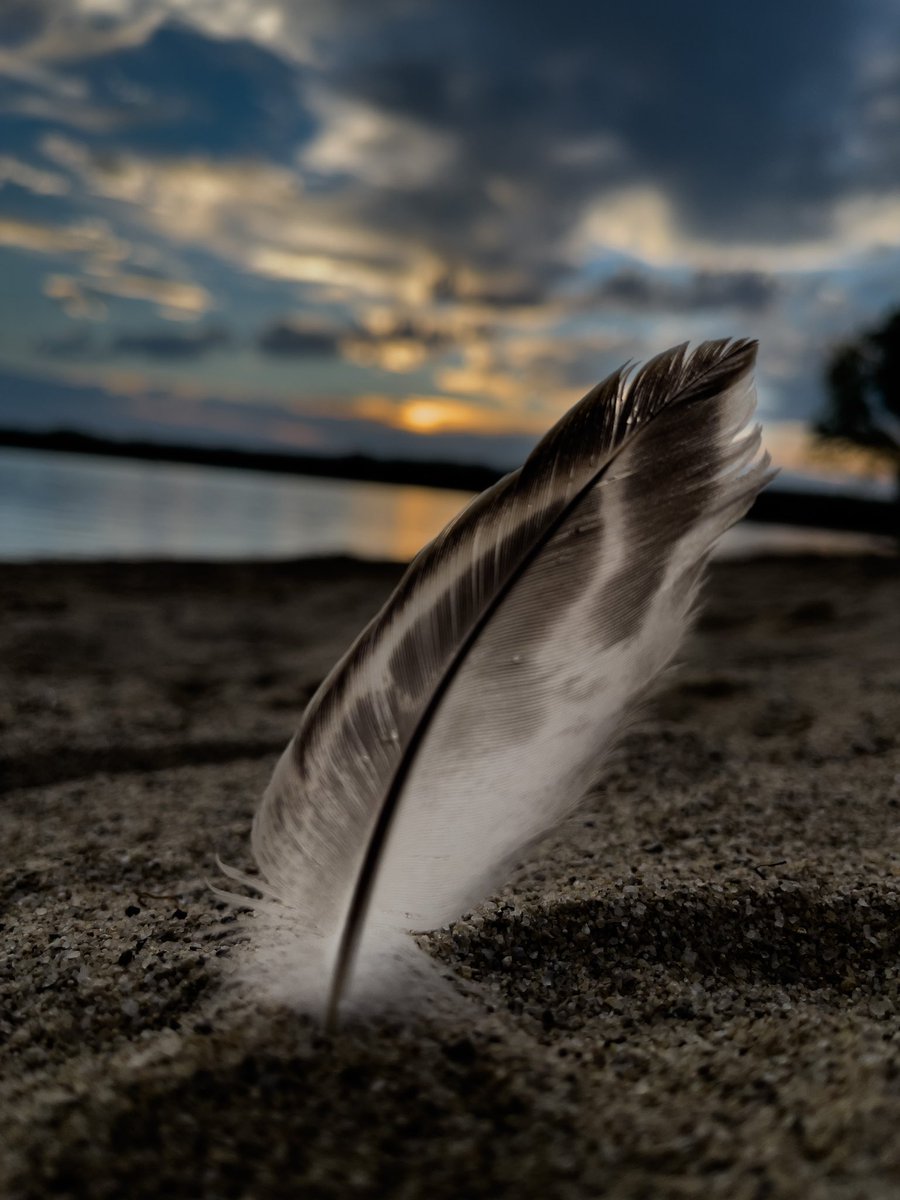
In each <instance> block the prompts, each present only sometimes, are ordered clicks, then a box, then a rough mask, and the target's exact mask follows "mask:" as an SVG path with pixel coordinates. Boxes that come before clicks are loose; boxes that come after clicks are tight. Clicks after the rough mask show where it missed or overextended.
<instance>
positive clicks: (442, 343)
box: [256, 315, 452, 358]
mask: <svg viewBox="0 0 900 1200" xmlns="http://www.w3.org/2000/svg"><path fill="white" fill-rule="evenodd" d="M396 342H410V343H414V344H415V345H416V346H419V347H421V348H422V350H423V351H428V352H437V351H440V350H443V349H446V348H447V347H449V346H450V345H451V344H452V339H451V338H450V336H449V335H448V334H447V333H446V331H444V330H442V329H439V328H438V327H436V326H435V325H434V324H433V323H431V322H429V321H427V320H423V319H418V318H416V317H412V316H409V315H397V316H392V317H389V318H387V319H385V320H384V321H383V322H382V323H381V325H380V326H379V327H378V328H376V329H369V328H365V327H363V326H361V325H344V326H341V325H328V324H325V323H324V322H319V321H311V322H308V323H307V322H304V321H302V320H300V321H293V320H291V319H290V318H286V317H285V318H281V319H279V320H277V321H273V322H272V323H271V324H269V325H267V326H265V328H263V329H262V330H261V331H260V333H259V336H258V338H257V342H256V344H257V347H258V348H259V349H260V350H261V351H262V352H263V353H264V354H272V355H275V356H283V357H285V358H334V357H336V356H338V355H340V354H341V353H342V352H343V351H344V350H346V349H347V348H351V349H357V350H358V349H361V348H363V347H367V348H371V349H373V350H377V349H378V347H379V346H383V345H387V344H388V343H396Z"/></svg>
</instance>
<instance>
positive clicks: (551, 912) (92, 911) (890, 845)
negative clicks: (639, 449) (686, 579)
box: [0, 559, 900, 1200]
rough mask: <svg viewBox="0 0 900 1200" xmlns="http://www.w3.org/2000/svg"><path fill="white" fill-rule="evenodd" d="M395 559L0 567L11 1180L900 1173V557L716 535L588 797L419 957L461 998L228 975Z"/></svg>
mask: <svg viewBox="0 0 900 1200" xmlns="http://www.w3.org/2000/svg"><path fill="white" fill-rule="evenodd" d="M397 577H398V569H397V568H396V567H393V566H385V565H365V564H360V563H354V562H351V561H349V560H332V561H322V562H309V563H297V564H289V565H272V566H252V567H251V566H248V565H235V566H201V565H183V566H174V565H162V564H156V565H153V564H149V565H110V566H90V567H76V566H34V567H24V566H23V567H6V568H4V569H3V573H2V577H0V606H2V612H3V620H2V624H0V664H2V669H0V673H2V679H0V772H2V779H3V784H4V791H5V795H4V797H3V799H2V802H0V843H2V846H3V854H2V862H0V868H2V875H0V878H2V898H3V915H2V918H0V920H2V936H3V947H2V967H0V992H2V999H0V1006H2V1007H0V1041H2V1046H0V1063H2V1067H0V1070H2V1084H0V1140H2V1142H3V1144H4V1149H3V1154H2V1166H0V1194H2V1195H3V1196H4V1197H9V1198H12V1197H16V1198H20V1200H25V1198H37V1197H45V1196H48V1197H49V1196H52V1197H72V1198H75V1197H78V1198H81V1197H91V1198H94V1197H104V1198H107V1197H108V1198H110V1200H112V1198H117V1200H118V1198H120V1197H127V1198H132V1197H134V1198H141V1197H178V1198H181V1197H185V1198H199V1197H210V1198H213V1197H215V1198H218V1197H246V1198H252V1200H269V1198H270V1197H272V1198H274V1197H279V1198H280V1197H285V1198H287V1197H291V1198H294V1197H297V1198H303V1200H317V1198H319V1197H323V1198H324V1197H373V1198H374V1197H429V1198H431V1197H434V1198H438V1200H440V1198H444V1197H447V1198H450V1197H453V1198H454V1200H458V1198H469V1197H472V1198H478V1197H491V1198H493V1197H523V1198H529V1197H541V1198H544V1197H554V1198H555V1197H561V1198H572V1200H575V1198H579V1200H580V1198H583V1197H595V1196H597V1197H599V1196H603V1197H614V1198H616V1200H618V1198H622V1200H624V1198H626V1197H627V1198H635V1200H636V1198H638V1197H642V1198H648V1200H665V1198H667V1197H672V1198H675V1197H678V1198H683V1197H693V1196H702V1197H704V1198H706V1200H714V1198H718V1197H721V1198H722V1200H745V1198H746V1200H751V1198H754V1200H755V1198H759V1200H764V1198H774V1197H803V1198H804V1200H826V1198H827V1200H856V1198H859V1200H880V1198H887V1197H898V1196H900V1134H898V1130H900V1020H898V1008H900V1005H898V991H900V985H898V978H900V953H898V951H900V923H898V913H900V740H898V732H897V726H898V715H900V654H898V650H900V568H898V564H897V563H896V561H893V562H892V561H888V560H883V559H882V560H879V559H846V560H844V559H805V560H792V561H778V560H770V561H758V562H751V563H735V564H720V565H718V566H717V567H716V568H715V570H714V572H713V575H712V579H711V582H710V585H709V589H708V600H707V604H706V607H705V610H704V615H703V617H702V620H701V622H700V624H699V626H698V629H697V632H696V633H695V634H694V635H693V636H692V638H691V639H690V641H689V642H688V644H687V645H686V647H685V650H684V654H683V656H682V657H683V665H682V667H681V669H680V670H679V672H678V673H677V674H676V675H674V676H672V677H671V678H670V679H669V680H668V681H667V683H666V685H665V687H664V688H663V690H662V692H661V694H660V697H659V699H658V701H657V702H656V703H655V704H654V706H653V707H652V709H651V710H650V712H649V713H648V716H647V719H646V721H645V722H644V724H643V725H642V726H641V727H640V728H638V729H637V730H635V731H634V732H632V733H631V734H630V735H629V737H628V738H627V740H626V742H625V744H624V746H623V747H622V750H621V752H620V753H619V754H618V755H617V756H616V758H615V760H614V761H613V762H612V763H611V764H610V766H609V769H608V772H607V775H606V780H605V783H604V785H603V786H602V788H601V789H600V790H599V791H598V792H597V794H596V795H595V796H594V797H593V798H592V799H591V800H590V802H589V803H588V804H587V806H586V807H585V809H584V810H583V811H582V812H581V813H580V814H579V815H578V816H577V817H575V818H573V819H572V820H571V821H570V822H569V823H568V824H567V825H565V826H564V827H563V828H562V829H560V830H559V831H558V832H557V833H556V834H555V835H554V836H553V837H552V838H551V839H550V841H549V842H548V843H547V844H546V845H545V846H543V847H542V848H540V849H538V850H536V851H534V852H533V853H532V854H530V855H529V857H528V861H527V862H524V863H523V864H522V866H521V867H520V869H519V870H518V872H517V874H516V876H515V878H514V879H513V880H512V882H511V884H510V886H509V887H508V888H507V889H506V890H505V891H504V892H503V893H502V894H501V895H499V896H497V897H495V898H493V899H492V900H491V901H490V902H489V903H487V904H486V905H485V906H484V907H483V908H482V909H480V910H478V911H477V912H476V913H474V914H472V915H471V916H469V917H467V918H466V919H465V920H463V921H461V922H460V923H459V924H457V925H456V926H455V927H453V928H452V929H451V930H449V931H443V932H440V933H438V934H436V935H434V936H433V937H432V938H431V939H430V941H429V945H430V948H431V951H432V952H433V953H434V954H435V955H437V956H439V958H441V959H442V960H443V963H444V965H445V967H446V970H447V972H448V973H449V974H451V975H452V977H453V978H455V979H458V980H460V981H462V982H461V986H462V987H464V988H467V989H468V990H469V995H468V997H467V998H466V999H464V1000H463V1001H462V1002H461V1003H460V1005H459V1007H458V1010H457V1013H456V1015H453V1016H449V1017H446V1016H445V1017H442V1018H440V1019H438V1018H428V1019H420V1020H418V1021H414V1022H412V1023H411V1024H408V1025H404V1024H400V1023H398V1022H396V1021H383V1022H381V1023H376V1024H373V1025H369V1026H351V1027H348V1028H346V1029H344V1030H343V1031H342V1032H341V1033H340V1034H339V1035H338V1036H336V1037H335V1038H327V1037H324V1036H323V1035H322V1033H321V1032H320V1031H319V1030H317V1029H316V1028H315V1027H314V1026H313V1025H312V1024H311V1023H310V1022H309V1021H308V1020H306V1019H305V1018H302V1017H298V1016H296V1015H294V1014H292V1013H290V1012H286V1011H275V1010H271V1009H265V1008H263V1007H261V1006H259V1005H257V1004H254V1003H252V1002H251V1001H249V1000H246V999H244V1000H242V999H240V998H238V997H236V996H234V995H233V994H230V993H228V992H227V991H225V990H223V986H222V978H223V973H225V974H227V971H228V970H229V968H230V965H231V963H232V961H233V959H234V956H235V955H236V954H237V953H239V950H240V945H241V943H242V941H243V939H245V938H246V937H248V935H249V933H250V932H251V931H252V920H253V918H252V916H251V915H247V914H236V913H235V912H234V911H232V910H231V909H230V908H229V907H228V906H226V905H224V904H223V903H222V902H221V901H219V900H217V899H216V897H215V896H214V895H212V894H211V893H210V892H209V891H208V890H207V888H206V886H205V883H204V878H205V877H207V876H213V875H215V863H214V857H215V854H216V853H219V854H221V855H222V857H223V858H225V859H227V860H229V861H231V862H233V863H235V864H238V865H242V864H243V865H246V864H247V862H248V856H247V849H248V830H249V821H250V818H251V815H252V812H253V808H254V805H255V803H256V800H257V797H258V795H259V794H260V792H261V791H262V789H263V787H264V786H265V783H266V780H267V777H268V774H269V772H270V770H271V767H272V765H273V762H274V759H275V757H276V756H277V754H278V752H279V751H280V749H281V747H282V745H283V744H284V743H285V742H286V741H287V738H288V737H289V735H290V733H291V731H292V729H293V727H294V725H295V723H296V721H297V718H298V716H299V714H300V712H301V710H302V707H303V705H304V702H305V700H306V699H307V698H308V696H309V695H310V693H311V691H312V689H313V688H314V686H315V685H316V683H317V681H318V680H320V679H321V678H322V676H323V674H324V673H325V671H326V670H327V669H328V667H329V666H330V665H331V663H332V661H333V660H334V658H335V657H336V656H337V654H338V653H339V652H340V651H341V649H342V648H343V647H344V645H345V644H346V643H347V642H348V640H349V639H350V638H351V637H352V636H353V635H354V634H355V633H356V631H357V630H358V628H359V627H360V626H361V624H362V623H363V621H364V620H365V619H366V618H367V616H368V615H369V614H370V613H371V612H372V611H373V610H374V609H375V607H377V605H378V604H379V603H380V601H381V600H382V598H383V597H384V596H385V595H386V594H387V592H388V591H389V589H390V587H391V586H392V585H393V583H394V581H395V580H396V578H397Z"/></svg>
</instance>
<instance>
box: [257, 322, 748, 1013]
mask: <svg viewBox="0 0 900 1200" xmlns="http://www.w3.org/2000/svg"><path fill="white" fill-rule="evenodd" d="M755 350H756V346H755V343H753V342H748V341H721V342H707V343H704V344H703V345H701V346H700V347H699V348H698V349H697V350H695V351H694V352H693V353H691V354H689V353H688V352H687V350H686V348H685V347H683V346H682V347H678V348H675V349H673V350H669V351H667V352H666V353H665V354H662V355H660V356H659V357H657V358H655V359H653V360H652V361H651V362H649V363H647V364H646V365H645V366H643V367H642V368H641V369H640V370H638V371H636V372H630V371H628V370H627V369H623V370H620V371H618V372H616V373H615V374H614V375H612V376H610V377H609V378H608V379H607V380H605V381H604V382H603V383H601V384H599V385H598V386H597V387H595V388H594V389H593V390H592V391H591V392H589V393H588V395H587V396H585V397H584V399H583V400H581V401H580V402H579V403H578V404H577V405H575V407H574V408H572V409H571V410H570V411H569V412H568V413H567V414H566V415H565V416H564V417H563V418H562V419H561V420H560V421H559V423H558V424H557V425H556V426H554V428H553V429H551V430H550V432H549V433H548V434H547V435H546V436H545V437H544V438H543V440H542V441H541V442H540V444H539V445H538V446H537V447H536V449H535V450H534V451H533V453H532V454H531V456H530V457H529V458H528V460H527V461H526V462H525V464H524V465H523V466H522V467H521V468H520V469H519V470H517V471H515V472H513V473H512V474H511V475H508V476H506V477H505V478H504V479H502V480H500V482H498V483H497V484H496V485H495V486H494V487H492V488H490V489H488V490H487V491H486V492H484V493H483V494H482V495H480V496H478V497H477V498H476V499H475V500H473V501H472V503H471V504H470V505H469V506H468V507H467V508H466V509H464V511H463V512H462V513H460V514H459V516H458V517H456V518H455V519H454V520H453V521H452V522H451V523H450V524H449V525H448V526H447V527H446V529H444V530H443V532H442V533H441V534H439V536H438V537H437V538H435V540H434V541H433V542H431V543H430V544H429V545H428V546H426V547H425V549H424V550H423V551H422V552H421V553H420V554H419V555H418V557H417V558H416V559H415V560H414V561H413V563H412V564H411V566H410V567H409V569H408V571H407V572H406V574H405V576H404V577H403V579H402V581H401V582H400V585H399V586H398V588H397V589H396V591H395V592H394V594H393V595H392V596H391V597H390V599H389V600H388V602H387V603H386V604H385V606H384V607H383V608H382V610H381V611H380V612H379V613H378V615H377V616H376V617H375V618H374V620H373V621H372V622H371V623H370V624H369V625H368V626H367V627H366V628H365V629H364V630H363V632H362V633H361V634H360V636H359V637H358V638H357V640H356V642H355V643H354V644H353V645H352V646H351V648H350V649H349V650H348V652H347V653H346V654H345V656H344V657H343V658H342V659H341V660H340V662H339V663H338V664H337V665H336V666H335V668H334V669H333V671H332V672H331V674H330V675H329V676H328V678H327V679H326V680H325V682H324V683H323V684H322V686H321V687H320V689H319V691H318V692H317V694H316V695H315V696H314V698H313V700H312V701H311V703H310V705H309V708H308V709H307V712H306V714H305V715H304V718H303V721H302V724H301V726H300V728H299V730H298V732H297V734H296V736H295V737H294V738H293V740H292V741H291V743H290V744H289V746H288V747H287V749H286V751H285V753H284V754H283V756H282V758H281V760H280V761H279V763H278V765H277V767H276V769H275V773H274V776H273V778H272V781H271V783H270V785H269V787H268V789H267V791H266V793H265V796H264V797H263V800H262V803H261V805H260V808H259V810H258V812H257V814H256V818H255V820H254V825H253V838H252V846H253V853H254V857H255V859H256V862H257V864H258V866H259V868H260V872H261V876H262V883H261V884H255V885H254V886H259V887H260V888H261V890H262V891H263V892H264V893H265V894H266V895H267V896H268V897H270V898H272V899H274V900H276V901H277V902H278V905H277V911H276V912H275V914H274V915H273V914H272V913H271V912H270V914H269V915H270V925H269V928H268V932H267V933H263V931H262V928H261V929H260V931H259V936H258V938H257V959H256V964H257V965H256V967H255V968H253V969H252V970H253V972H254V973H255V975H256V978H258V979H260V980H262V979H267V980H268V982H269V986H270V987H272V988H273V989H274V990H275V991H276V993H277V994H278V995H279V996H280V998H281V999H287V1000H289V1001H290V1002H292V1003H294V1004H296V1005H297V1006H299V1007H301V1008H305V1009H309V1010H314V1011H318V1012H324V1013H325V1014H326V1016H327V1019H328V1020H330V1021H333V1020H334V1019H335V1017H336V1014H337V1012H338V1009H339V1007H341V1006H343V1005H350V1004H352V1005H353V1006H355V1007H359V1006H363V1005H365V1004H367V1003H368V1004H370V1005H378V1004H385V1003H387V1002H389V1001H390V999H391V997H392V994H396V993H397V992H398V990H400V989H402V988H403V987H405V986H407V985H406V984H405V983H404V982H403V981H404V980H405V979H407V977H408V971H407V969H406V967H405V966H404V963H406V962H407V961H408V960H409V958H410V953H411V951H410V948H411V947H413V943H412V939H410V938H409V937H408V931H409V930H424V929H433V928H436V927H438V926H440V925H444V924H446V923H448V922H450V921H452V920H454V919H455V918H456V917H458V916H459V915H460V914H462V913H463V912H465V911H466V910H467V909H468V908H470V907H471V906H472V905H473V904H475V903H477V902H478V901H479V900H481V899H483V898H484V897H485V896H486V895H488V894H489V893H490V891H491V889H492V888H494V887H495V886H496V885H497V884H498V883H500V882H502V880H503V878H504V873H505V872H506V871H507V870H508V868H509V864H510V862H511V860H512V859H513V858H514V857H515V856H516V855H518V854H520V853H521V850H522V847H523V846H524V845H526V844H528V843H529V842H531V841H532V840H533V839H534V838H536V837H538V836H539V835H541V834H542V833H543V832H545V831H546V830H547V829H548V828H549V827H551V826H552V825H553V824H554V823H556V822H557V821H559V820H560V819H562V818H563V817H564V816H565V815H566V814H567V813H568V812H570V811H571V809H572V808H573V807H574V806H575V804H576V803H577V802H578V801H579V799H581V798H582V797H583V795H584V793H585V792H586V791H587V789H588V788H589V787H590V786H591V784H593V783H594V782H595V781H596V779H597V777H598V773H599V770H600V767H601V765H602V761H603V758H604V755H605V754H606V753H607V752H608V750H609V748H610V745H611V744H612V742H613V741H614V739H615V737H616V735H617V733H618V732H619V731H620V729H621V727H622V725H623V721H624V720H626V719H627V717H628V716H629V714H630V713H631V712H632V711H633V708H634V705H635V703H636V702H637V701H638V700H639V698H640V697H641V695H642V694H643V693H644V692H645V691H646V689H647V687H648V685H649V684H650V683H651V682H652V680H653V679H654V678H655V677H656V676H657V675H658V673H659V672H660V671H661V670H662V669H663V668H664V667H665V666H666V664H667V663H669V662H670V660H671V659H672V656H673V654H674V653H675V651H676V649H677V647H678V645H679V643H680V641H681V639H682V636H683V634H684V632H685V630H686V628H687V625H688V622H689V619H690V616H691V613H692V610H693V608H694V604H695V600H696V596H697V588H698V583H699V579H700V575H701V572H702V568H703V566H704V563H705V561H706V558H707V556H708V554H709V551H710V549H711V547H712V545H713V543H714V542H715V540H716V539H717V538H718V537H719V535H720V534H721V533H722V532H724V530H725V529H727V528H728V526H729V525H731V524H732V523H733V522H734V521H736V520H737V519H738V518H739V517H741V516H742V515H743V514H744V513H745V512H746V511H747V509H748V508H749V506H750V504H751V503H752V501H753V498H754V496H755V495H756V493H757V491H758V490H759V488H760V487H761V486H762V484H763V483H764V482H765V481H766V479H767V476H768V458H767V457H766V456H760V453H759V447H760V435H759V430H758V429H752V430H751V431H750V432H747V426H748V422H749V421H750V418H751V416H752V412H753V408H754V397H753V389H752V368H753V362H754V358H755ZM414 953H416V954H417V953H418V951H414Z"/></svg>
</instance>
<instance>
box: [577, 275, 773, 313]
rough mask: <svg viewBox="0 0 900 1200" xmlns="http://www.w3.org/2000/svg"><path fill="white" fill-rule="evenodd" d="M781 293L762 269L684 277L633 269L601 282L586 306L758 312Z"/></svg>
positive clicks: (636, 310)
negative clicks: (732, 309)
mask: <svg viewBox="0 0 900 1200" xmlns="http://www.w3.org/2000/svg"><path fill="white" fill-rule="evenodd" d="M778 293H779V287H778V283H777V280H776V279H775V278H774V277H773V276H771V275H766V274H763V273H762V272H758V271H699V272H697V273H696V274H695V275H692V276H691V277H690V278H689V279H687V280H683V281H682V280H673V279H668V278H663V277H661V276H657V275H651V274H649V273H648V272H644V271H636V270H629V271H620V272H619V273H618V274H617V275H613V276H612V278H610V279H606V280H604V281H603V283H601V284H598V286H597V287H596V288H594V289H593V290H592V291H591V292H590V293H589V294H588V296H587V297H586V298H585V301H584V306H585V308H588V309H591V308H603V309H606V308H611V309H625V310H628V311H634V312H649V311H660V310H669V311H676V312H677V311H682V312H696V311H700V310H703V309H721V308H736V309H741V310H743V311H744V312H748V313H758V312H763V311H765V310H766V309H767V308H769V307H770V306H771V305H772V304H773V303H774V301H775V299H776V297H777V296H778Z"/></svg>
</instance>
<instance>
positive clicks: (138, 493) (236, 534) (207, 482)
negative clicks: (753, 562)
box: [0, 450, 876, 561]
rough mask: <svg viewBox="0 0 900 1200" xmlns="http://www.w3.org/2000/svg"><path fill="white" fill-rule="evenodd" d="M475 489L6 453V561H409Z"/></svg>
mask: <svg viewBox="0 0 900 1200" xmlns="http://www.w3.org/2000/svg"><path fill="white" fill-rule="evenodd" d="M469 498H470V497H469V494H468V493H466V492H450V491H441V490H438V489H432V488H421V487H408V486H405V485H404V486H400V485H394V484H380V483H354V482H348V481H345V480H338V479H314V478H305V477H303V476H288V475H273V474H267V473H265V472H258V471H239V470H230V469H229V470H225V469H220V468H215V467H203V466H191V465H184V464H181V463H156V462H140V461H137V460H131V459H109V458H95V457H92V456H89V455H65V454H52V453H48V452H45V451H36V450H0V559H2V560H5V561H23V560H31V559H53V558H69V559H71V558H87V559H100V558H188V559H225V558H296V557H305V556H309V555H317V554H352V555H356V556H358V557H361V558H372V559H394V560H399V561H405V560H407V559H409V558H411V557H412V556H413V555H414V554H415V553H416V552H417V551H418V550H419V549H421V547H422V546H423V545H424V544H425V543H426V542H427V541H429V540H430V539H431V538H432V537H434V535H435V534H436V533H437V532H438V531H439V530H440V529H442V528H443V526H444V525H446V523H447V522H448V521H449V520H450V518H451V517H453V516H454V515H455V514H456V513H457V512H458V511H459V510H460V509H461V508H462V507H463V506H464V505H465V504H466V503H467V502H468V500H469ZM875 542H876V540H875V539H872V538H865V537H862V536H857V535H854V534H834V533H828V532H824V531H818V530H790V529H786V528H784V527H777V526H761V525H743V526H740V527H739V528H737V529H734V530H731V531H730V532H729V533H728V534H727V535H726V536H725V538H723V539H722V542H721V543H720V549H719V554H720V555H721V556H724V557H740V556H745V555H748V554H759V553H766V552H770V551H773V550H774V551H779V550H780V551H782V552H786V553H792V552H793V553H796V552H800V551H804V550H805V551H813V552H822V553H840V552H841V551H845V550H846V551H850V552H853V551H859V550H867V549H873V548H876V546H875V545H874V543H875Z"/></svg>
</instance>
